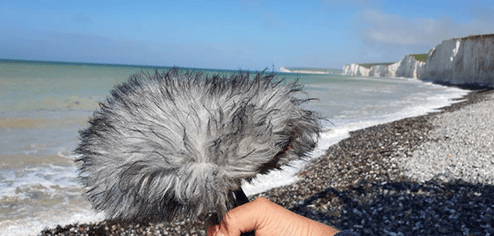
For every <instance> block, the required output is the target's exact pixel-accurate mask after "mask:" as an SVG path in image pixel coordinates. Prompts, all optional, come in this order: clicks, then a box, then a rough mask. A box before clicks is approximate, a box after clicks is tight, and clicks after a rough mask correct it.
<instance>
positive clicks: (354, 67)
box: [342, 63, 370, 76]
mask: <svg viewBox="0 0 494 236" xmlns="http://www.w3.org/2000/svg"><path fill="white" fill-rule="evenodd" d="M369 72H370V68H367V67H364V66H361V65H359V64H355V63H352V64H350V65H345V66H343V73H342V75H352V76H369Z"/></svg>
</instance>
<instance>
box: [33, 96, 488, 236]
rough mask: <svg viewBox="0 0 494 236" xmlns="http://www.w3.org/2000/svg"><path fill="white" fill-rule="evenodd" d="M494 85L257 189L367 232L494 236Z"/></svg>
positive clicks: (78, 229) (182, 228)
mask: <svg viewBox="0 0 494 236" xmlns="http://www.w3.org/2000/svg"><path fill="white" fill-rule="evenodd" d="M493 107H494V92H493V91H491V90H477V91H472V92H470V93H469V94H468V95H467V96H466V97H465V98H464V99H463V100H462V101H461V102H458V103H455V104H453V105H451V106H449V107H445V108H443V109H442V110H440V111H438V112H435V113H432V114H428V115H425V116H419V117H412V118H406V119H402V120H399V121H395V122H391V123H387V124H382V125H377V126H373V127H369V128H366V129H362V130H358V131H354V132H352V133H351V136H350V137H349V138H347V139H344V140H342V141H341V142H339V143H338V144H335V145H333V146H331V147H330V148H329V149H328V150H327V152H326V154H324V155H322V156H321V157H320V158H317V159H313V160H311V161H310V162H309V163H308V164H307V165H306V166H305V168H304V169H303V170H302V171H301V172H299V173H298V177H299V179H300V181H298V182H296V183H294V184H291V185H287V186H283V187H278V188H274V189H271V190H269V191H266V192H263V193H260V194H257V195H254V196H250V198H251V199H255V198H257V197H266V198H268V199H269V200H271V201H272V202H274V203H277V204H279V205H281V206H283V207H285V208H287V209H289V210H291V211H293V212H295V213H297V214H300V215H304V216H306V217H308V218H310V219H313V220H317V221H319V222H322V223H324V224H327V225H330V226H333V227H335V228H338V229H346V230H352V231H354V232H357V233H359V234H360V235H494V223H493V222H494V185H493V184H494V168H493V167H494V147H493V144H494V124H493V123H492V117H494V108H493ZM39 235H206V231H205V229H204V225H203V224H202V223H200V222H190V221H187V220H177V221H175V222H171V223H159V224H153V223H143V222H141V223H139V224H138V223H130V224H129V223H126V224H124V223H119V222H114V221H103V222H99V223H93V224H71V225H62V226H57V227H56V228H52V229H45V230H43V231H42V232H40V234H39Z"/></svg>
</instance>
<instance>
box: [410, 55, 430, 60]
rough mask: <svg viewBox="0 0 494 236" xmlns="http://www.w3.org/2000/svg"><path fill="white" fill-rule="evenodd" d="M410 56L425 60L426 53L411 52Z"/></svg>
mask: <svg viewBox="0 0 494 236" xmlns="http://www.w3.org/2000/svg"><path fill="white" fill-rule="evenodd" d="M410 56H413V57H415V60H417V61H422V62H425V61H427V54H411V55H410Z"/></svg>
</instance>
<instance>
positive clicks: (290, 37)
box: [0, 0, 494, 70]
mask: <svg viewBox="0 0 494 236" xmlns="http://www.w3.org/2000/svg"><path fill="white" fill-rule="evenodd" d="M490 33H494V1H492V0H489V1H475V0H468V1H467V0H465V1H463V0H450V1H445V0H444V1H443V0H435V1H432V0H428V1H423V0H414V1H396V0H394V1H384V0H346V1H338V0H318V1H308V0H300V1H289V0H285V1H267V0H230V1H226V0H225V1H186V0H180V1H179V0H177V1H166V0H161V1H148V0H141V1H125V0H119V1H113V0H108V1H105V0H98V1H92V0H86V1H72V0H64V1H39V0H35V1H24V0H2V1H1V2H0V59H20V60H44V61H67V62H84V63H111V64H130V65H151V66H178V67H189V68H210V69H233V70H238V69H241V70H263V69H269V70H271V69H272V68H274V69H275V70H278V69H279V67H282V66H283V67H316V68H340V69H341V68H342V66H343V65H345V64H350V63H356V62H357V63H371V62H394V61H399V60H400V59H401V58H403V56H404V55H406V54H417V53H427V52H428V51H429V50H430V49H431V48H432V47H434V46H436V45H437V44H439V43H441V41H443V40H446V39H450V38H454V37H465V36H468V35H474V34H490Z"/></svg>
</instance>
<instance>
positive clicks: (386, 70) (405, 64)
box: [342, 55, 424, 78]
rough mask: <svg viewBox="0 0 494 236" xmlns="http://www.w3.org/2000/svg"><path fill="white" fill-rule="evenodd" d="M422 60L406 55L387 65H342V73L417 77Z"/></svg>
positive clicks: (422, 64) (422, 63)
mask: <svg viewBox="0 0 494 236" xmlns="http://www.w3.org/2000/svg"><path fill="white" fill-rule="evenodd" d="M423 66H424V62H421V61H417V60H415V57H414V56H412V55H406V56H405V57H403V59H402V60H401V61H399V62H395V63H393V64H389V65H374V66H371V67H370V68H368V67H365V66H362V65H360V64H355V63H354V64H350V65H345V66H343V73H342V74H343V75H352V76H374V77H408V78H418V75H419V74H420V70H421V68H422V67H423Z"/></svg>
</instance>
